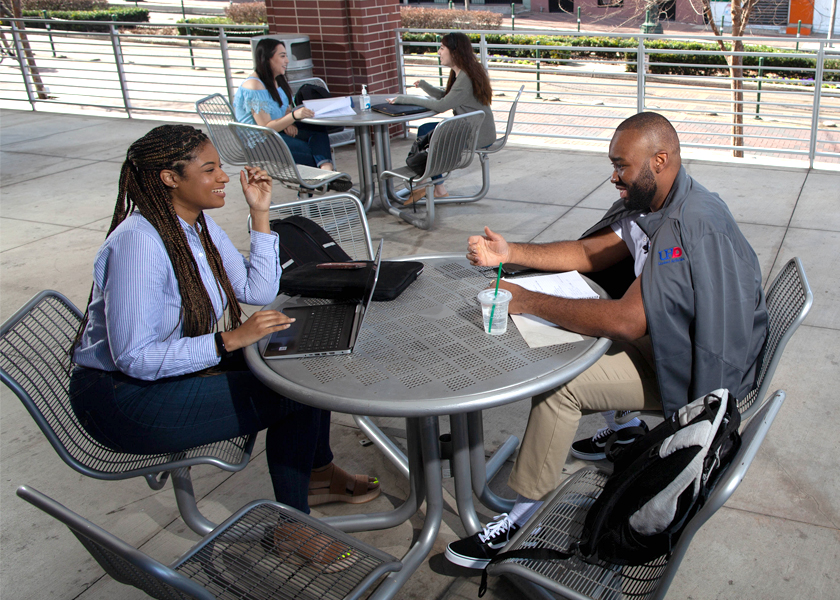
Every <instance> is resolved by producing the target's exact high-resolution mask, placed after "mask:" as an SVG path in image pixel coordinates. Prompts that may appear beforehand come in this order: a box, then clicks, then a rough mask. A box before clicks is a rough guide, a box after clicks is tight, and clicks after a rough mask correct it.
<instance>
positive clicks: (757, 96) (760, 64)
mask: <svg viewBox="0 0 840 600" xmlns="http://www.w3.org/2000/svg"><path fill="white" fill-rule="evenodd" d="M763 75H764V57H763V56H759V57H758V91H757V92H756V94H755V118H756V120H757V121H760V120H761V117H759V116H758V113H759V111H761V77H762V76H763Z"/></svg>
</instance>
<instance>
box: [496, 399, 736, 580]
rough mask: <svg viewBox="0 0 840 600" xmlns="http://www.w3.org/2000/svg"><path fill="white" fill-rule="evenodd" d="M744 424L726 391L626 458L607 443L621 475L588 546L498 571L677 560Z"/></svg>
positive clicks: (589, 529)
mask: <svg viewBox="0 0 840 600" xmlns="http://www.w3.org/2000/svg"><path fill="white" fill-rule="evenodd" d="M740 424H741V415H740V413H739V412H738V407H737V404H736V402H735V398H734V396H732V394H730V393H729V391H728V390H725V389H720V390H715V391H714V392H712V393H710V394H708V395H706V396H704V397H702V398H698V399H697V400H695V401H694V402H691V403H690V404H688V405H686V406H684V407H682V408H681V409H680V410H679V411H677V412H676V413H675V414H674V415H673V416H672V417H671V418H669V419H666V420H665V421H663V422H662V423H661V424H659V425H658V426H657V427H655V428H654V429H652V430H651V431H650V432H649V433H647V434H646V435H645V436H643V437H641V438H639V439H638V440H636V441H635V442H633V443H632V444H629V445H627V446H624V447H623V448H621V449H620V450H618V449H617V448H618V446H617V445H612V444H611V440H607V447H606V448H607V457H608V458H610V459H611V460H613V462H614V463H615V470H614V471H613V473H612V475H610V477H609V479H608V480H607V483H606V485H605V486H604V490H603V492H601V495H600V496H598V499H597V500H595V502H594V503H593V504H592V507H591V508H590V509H589V512H588V513H587V515H586V521H585V522H584V526H583V534H582V535H581V539H580V541H579V542H576V543H574V544H572V546H571V547H570V548H569V549H568V550H567V551H565V552H560V551H557V550H551V549H547V548H528V549H522V550H514V551H511V552H507V553H506V552H502V553H500V554H498V555H497V556H496V557H495V558H493V560H491V561H490V564H493V563H497V562H499V561H502V560H505V559H507V558H530V559H547V560H565V559H567V558H570V557H571V556H578V557H579V558H580V559H582V560H584V561H586V562H596V561H604V562H608V563H611V564H615V565H642V564H645V563H647V562H650V561H651V560H654V559H656V558H658V557H660V556H662V555H665V554H670V552H671V551H672V550H673V548H674V545H675V543H676V541H677V540H678V539H679V536H680V534H681V533H682V531H683V529H684V528H685V526H686V524H687V523H688V522H689V521H690V520H691V518H692V517H693V516H694V515H695V514H697V511H698V510H700V508H701V507H702V506H703V504H705V502H706V499H707V498H708V497H709V494H710V493H711V491H712V490H713V489H714V487H715V484H716V483H717V481H718V479H719V478H720V475H721V474H722V473H723V471H724V469H725V468H726V466H727V465H728V464H729V463H730V461H731V460H732V458H733V457H734V456H735V453H736V452H737V451H738V448H739V447H740V445H741V436H740V435H739V433H738V427H739V426H740ZM613 439H614V438H613ZM485 573H486V571H485ZM482 588H483V589H486V576H484V577H482ZM482 595H483V594H482V593H479V596H482Z"/></svg>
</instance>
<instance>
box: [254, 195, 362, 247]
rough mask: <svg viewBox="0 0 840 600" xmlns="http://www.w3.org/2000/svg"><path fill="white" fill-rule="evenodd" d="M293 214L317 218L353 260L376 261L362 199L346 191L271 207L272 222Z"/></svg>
mask: <svg viewBox="0 0 840 600" xmlns="http://www.w3.org/2000/svg"><path fill="white" fill-rule="evenodd" d="M293 215H296V216H300V217H306V218H307V219H310V220H312V221H315V222H316V223H317V224H318V225H320V226H321V227H322V228H323V229H324V230H325V231H326V232H327V233H329V234H330V236H331V237H332V239H334V240H335V241H336V242H337V243H338V245H339V246H341V248H342V250H344V251H345V252H346V253H347V254H348V255H350V258H352V259H353V260H373V246H372V244H371V240H370V228H369V227H368V222H367V217H366V216H365V208H364V206H363V205H362V203H361V201H360V200H359V199H358V198H355V197H350V198H348V197H346V194H341V195H335V196H322V197H320V198H306V199H304V200H298V201H296V202H287V203H285V204H273V205H271V207H270V208H269V210H268V218H269V221H272V222H273V221H279V220H281V219H285V218H287V217H291V216H293Z"/></svg>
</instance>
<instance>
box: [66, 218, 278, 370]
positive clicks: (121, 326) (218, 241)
mask: <svg viewBox="0 0 840 600" xmlns="http://www.w3.org/2000/svg"><path fill="white" fill-rule="evenodd" d="M204 218H205V219H206V222H207V229H208V231H209V233H210V237H211V238H212V239H213V242H214V243H215V245H216V248H218V249H219V254H220V255H221V257H222V262H223V264H224V267H225V271H226V272H227V275H228V278H229V279H230V283H231V285H232V286H233V290H234V292H235V293H236V298H237V299H238V300H239V301H240V302H244V303H246V304H268V303H269V302H271V301H272V300H274V298H275V297H276V296H277V288H278V286H279V284H280V274H281V272H282V270H281V268H280V264H279V242H278V238H277V234H276V233H271V234H265V233H259V232H257V231H252V232H251V258H250V261H249V260H246V259H245V257H244V256H242V254H240V252H239V251H238V250H237V249H236V248H235V247H234V245H233V243H232V242H231V241H230V239H229V238H228V236H227V234H226V233H225V232H224V231H223V230H222V228H221V227H219V226H218V225H217V224H216V223H215V221H213V219H211V218H210V217H209V216H207V214H205V215H204ZM179 220H180V221H181V226H182V227H183V228H184V232H185V233H186V236H187V240H188V242H189V244H190V249H191V250H192V253H193V256H194V257H195V261H196V263H197V264H198V269H199V272H200V274H201V279H202V281H203V282H204V287H205V288H206V289H207V293H208V294H209V296H210V300H211V302H212V303H213V310H214V312H215V314H216V319H217V320H218V319H221V317H222V313H223V311H224V308H225V306H226V305H227V298H226V297H225V296H224V293H223V292H222V291H221V288H220V287H219V285H218V284H217V283H216V279H215V277H214V276H213V273H212V271H211V270H210V264H209V263H208V262H207V257H206V256H205V252H204V247H203V246H202V245H201V240H200V238H199V237H198V228H199V225H198V224H197V223H196V225H195V228H193V227H190V226H189V225H188V224H187V223H186V221H184V220H183V219H180V218H179ZM93 282H94V283H93V298H92V300H91V303H90V308H89V319H88V324H87V327H86V328H85V332H84V334H83V336H82V339H81V341H80V343H79V346H78V347H77V348H76V352H75V353H74V356H73V361H74V362H75V363H76V364H78V365H81V366H84V367H90V368H94V369H101V370H103V371H117V370H119V371H122V372H123V373H125V374H126V375H129V376H131V377H135V378H137V379H145V380H148V381H153V380H156V379H159V378H161V377H173V376H176V375H184V374H188V373H194V372H196V371H200V370H202V369H205V368H207V367H211V366H213V365H216V364H218V362H219V360H220V358H219V356H217V354H216V344H215V341H214V339H213V334H212V333H210V334H207V335H200V336H198V337H192V338H191V337H183V336H182V333H181V329H182V322H181V318H180V317H181V294H180V292H179V288H178V281H177V279H176V278H175V270H174V269H173V268H172V263H171V261H170V260H169V255H168V254H167V253H166V248H165V247H164V245H163V240H162V239H161V237H160V235H159V234H158V232H157V230H156V229H155V228H154V227H153V226H152V224H151V223H149V221H147V220H146V219H145V217H143V216H142V215H140V214H139V213H138V212H135V213H133V214H131V215H130V216H129V217H128V218H126V220H125V221H123V222H122V223H120V225H119V227H117V228H116V229H115V230H114V231H113V233H111V235H110V236H108V239H106V240H105V243H104V244H102V246H101V247H100V248H99V252H97V254H96V260H95V261H94V265H93Z"/></svg>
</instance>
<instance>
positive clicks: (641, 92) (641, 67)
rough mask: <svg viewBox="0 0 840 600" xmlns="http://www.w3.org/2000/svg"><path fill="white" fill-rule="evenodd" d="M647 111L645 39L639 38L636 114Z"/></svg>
mask: <svg viewBox="0 0 840 600" xmlns="http://www.w3.org/2000/svg"><path fill="white" fill-rule="evenodd" d="M644 110H645V39H644V38H643V37H642V36H639V46H638V48H637V50H636V112H644Z"/></svg>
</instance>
